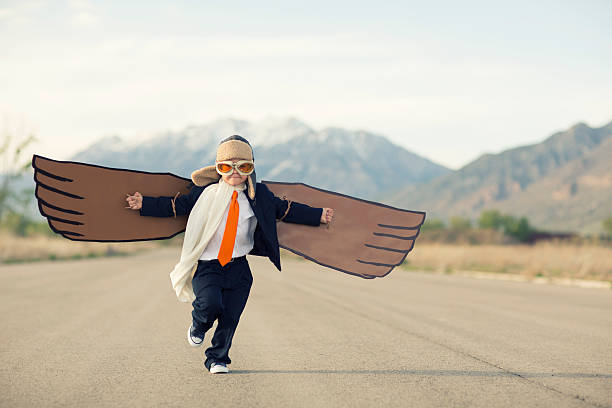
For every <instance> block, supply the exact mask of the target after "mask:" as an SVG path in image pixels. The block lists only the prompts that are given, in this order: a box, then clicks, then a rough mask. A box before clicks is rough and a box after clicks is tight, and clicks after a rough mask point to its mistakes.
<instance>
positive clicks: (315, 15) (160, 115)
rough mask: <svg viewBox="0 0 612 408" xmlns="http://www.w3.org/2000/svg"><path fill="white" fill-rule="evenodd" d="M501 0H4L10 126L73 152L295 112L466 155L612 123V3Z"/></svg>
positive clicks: (435, 154) (427, 149) (0, 7)
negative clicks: (119, 139) (103, 142)
mask: <svg viewBox="0 0 612 408" xmlns="http://www.w3.org/2000/svg"><path fill="white" fill-rule="evenodd" d="M494 3H496V2H493V1H483V2H471V1H461V2H459V1H448V2H435V1H430V2H424V1H418V2H417V1H415V2H409V1H403V2H401V1H397V2H395V1H393V2H392V1H372V2H360V1H355V0H352V1H329V0H326V1H316V0H315V1H313V0H310V1H307V2H304V1H300V2H291V1H278V2H270V1H263V0H259V1H224V2H207V1H195V0H193V1H167V2H162V1H151V0H149V1H142V2H139V1H86V0H78V1H76V0H75V1H49V2H45V1H28V0H22V1H4V0H0V113H1V114H2V118H3V119H2V120H3V121H4V122H3V126H9V127H13V126H15V123H18V124H20V125H19V126H23V127H27V128H31V129H32V130H34V131H35V132H36V133H37V135H38V138H39V139H40V143H39V145H37V146H36V152H37V153H40V154H43V155H47V156H51V157H54V158H58V159H67V158H69V157H70V155H71V154H73V153H74V152H76V151H77V150H79V149H80V148H83V147H85V146H86V145H88V144H89V143H91V142H92V141H94V140H96V139H98V138H100V137H101V136H105V135H109V134H114V133H118V134H120V135H124V136H140V137H142V135H143V134H147V133H149V132H157V131H163V130H168V129H172V130H178V129H181V128H183V127H185V126H187V125H192V124H202V123H206V122H209V121H211V120H214V119H218V118H223V117H234V118H241V119H246V120H259V119H262V118H264V117H267V116H278V117H282V116H285V115H291V116H295V117H297V118H299V119H301V120H303V121H304V122H306V123H308V124H310V125H311V126H313V127H315V128H321V127H325V126H341V127H345V128H348V129H353V130H356V129H365V130H369V131H372V132H375V133H380V134H383V135H385V136H387V137H389V138H390V139H391V140H392V141H394V142H396V143H398V144H401V145H402V146H405V147H406V148H408V149H410V150H412V151H414V152H416V153H418V154H422V155H424V156H426V157H428V158H430V159H432V160H434V161H437V162H439V163H442V164H444V165H447V166H450V167H453V168H457V167H459V166H461V165H464V164H466V163H467V162H469V161H471V160H473V159H474V158H476V157H477V156H479V155H480V154H482V153H484V152H498V151H500V150H502V149H505V148H508V147H514V146H517V145H520V144H526V143H535V142H539V141H541V140H542V139H544V138H545V137H546V136H549V135H550V134H552V133H553V132H555V131H558V130H563V129H565V128H567V127H569V126H571V125H573V124H574V123H576V122H578V121H585V122H586V123H587V124H589V125H590V126H594V127H597V126H601V125H604V124H606V123H608V122H609V121H611V120H612V24H611V23H610V21H612V2H610V1H605V0H604V1H573V2H569V1H560V0H556V1H536V2H534V1H512V2H508V1H506V2H497V3H498V4H497V5H495V4H494ZM7 124H8V125H7ZM221 136H224V135H220V137H221ZM244 136H246V137H247V138H248V135H244Z"/></svg>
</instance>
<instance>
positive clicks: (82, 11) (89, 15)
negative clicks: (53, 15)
mask: <svg viewBox="0 0 612 408" xmlns="http://www.w3.org/2000/svg"><path fill="white" fill-rule="evenodd" d="M68 6H69V8H70V13H71V16H70V21H71V23H72V24H74V25H77V26H85V27H88V26H93V25H96V24H97V22H98V18H97V10H96V7H95V6H94V4H93V3H91V2H90V1H88V0H70V1H69V2H68Z"/></svg>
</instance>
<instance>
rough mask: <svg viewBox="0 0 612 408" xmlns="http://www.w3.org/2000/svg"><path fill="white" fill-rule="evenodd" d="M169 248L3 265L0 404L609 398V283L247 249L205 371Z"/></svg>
mask: <svg viewBox="0 0 612 408" xmlns="http://www.w3.org/2000/svg"><path fill="white" fill-rule="evenodd" d="M179 252H180V251H179V249H178V248H169V249H163V250H160V251H158V252H153V253H146V254H140V255H136V256H132V257H118V258H107V259H94V260H83V261H70V262H52V263H33V264H22V265H10V266H1V267H0V313H1V316H2V328H1V332H0V344H1V349H0V353H1V354H0V406H2V407H32V406H36V407H48V406H87V407H95V406H130V407H133V406H136V407H139V406H147V407H149V406H160V407H162V406H163V407H166V406H177V407H178V406H180V407H190V406H198V407H208V406H224V407H238V406H240V407H260V406H261V407H277V406H278V407H294V406H296V407H300V406H303V407H373V406H397V407H408V406H415V407H441V406H448V407H468V406H472V407H555V408H558V407H603V406H605V407H612V291H610V290H604V289H587V288H577V287H563V286H553V285H534V284H530V283H521V282H508V281H496V280H479V279H475V278H469V277H459V276H443V275H433V274H426V273H415V272H407V271H403V270H399V269H397V270H395V271H393V272H392V273H391V274H390V275H389V276H387V277H385V278H382V279H375V280H363V279H360V278H356V277H353V276H349V275H345V274H342V273H340V272H336V271H333V270H330V269H326V268H323V267H320V266H318V265H316V264H314V263H311V262H308V261H305V260H296V259H291V258H285V259H283V271H282V272H278V271H277V270H276V269H275V268H274V267H273V266H272V264H271V263H270V262H269V261H268V260H267V259H264V258H258V257H250V258H249V262H250V265H251V269H252V270H253V275H254V284H253V288H252V291H251V297H250V298H249V301H248V303H247V306H246V309H245V312H244V314H243V315H242V319H241V322H240V324H239V326H238V331H237V332H236V336H235V337H234V344H233V346H232V349H231V352H230V356H231V358H232V360H233V363H232V364H231V366H230V369H231V373H230V374H227V375H212V374H209V373H208V372H207V371H205V369H204V366H203V361H204V359H203V351H204V348H198V349H194V348H192V347H190V346H189V345H188V344H187V340H186V338H185V332H186V330H187V327H188V325H189V322H190V319H191V315H190V311H191V305H190V304H185V303H179V302H178V301H177V300H176V297H175V295H174V292H173V291H172V288H171V286H170V278H169V276H168V273H169V271H170V270H171V269H172V267H173V265H174V263H175V262H176V261H177V260H178V257H179ZM211 335H212V332H209V333H208V334H207V336H206V339H205V341H206V343H209V342H210V338H211Z"/></svg>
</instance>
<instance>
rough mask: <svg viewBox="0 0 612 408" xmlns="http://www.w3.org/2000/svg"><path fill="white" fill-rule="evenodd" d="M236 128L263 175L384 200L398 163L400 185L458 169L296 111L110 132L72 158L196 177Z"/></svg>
mask: <svg viewBox="0 0 612 408" xmlns="http://www.w3.org/2000/svg"><path fill="white" fill-rule="evenodd" d="M232 134H239V135H242V136H244V137H245V138H246V139H247V140H249V142H250V143H251V145H252V146H253V150H254V156H255V168H256V174H257V179H258V180H259V181H261V180H270V181H287V182H297V181H300V182H303V183H306V184H310V185H312V186H316V187H320V188H324V189H327V190H333V191H337V192H341V193H344V194H349V195H352V196H356V197H360V198H365V199H372V200H376V199H379V198H380V197H381V196H385V197H388V196H390V195H391V194H392V193H393V192H395V191H396V190H397V188H398V184H397V180H398V177H397V174H398V169H401V174H402V175H403V177H402V179H401V182H400V185H399V187H407V186H411V185H415V184H420V183H425V182H428V181H431V180H433V179H435V178H437V177H439V176H442V175H444V174H447V173H450V170H449V169H447V168H446V167H444V166H441V165H439V164H436V163H434V162H432V161H430V160H428V159H425V158H423V157H420V156H418V155H416V154H414V153H412V152H410V151H408V150H406V149H405V148H403V147H401V146H398V145H396V144H393V143H391V142H390V141H389V140H388V139H387V138H385V137H383V136H380V135H376V134H374V133H370V132H365V131H360V130H358V131H350V130H346V129H341V128H338V127H327V128H324V129H321V130H315V129H313V128H311V127H310V126H308V125H306V124H305V123H303V122H301V121H299V120H297V119H295V118H282V119H265V120H262V121H259V122H247V121H244V120H239V119H231V118H229V119H219V120H216V121H213V122H211V123H208V124H204V125H200V126H190V127H187V128H185V129H183V130H180V131H174V132H164V133H161V134H158V135H155V136H153V137H151V138H148V139H146V140H140V141H132V140H125V139H123V138H121V137H119V136H116V135H115V136H109V137H105V138H102V139H101V140H99V141H97V142H96V143H94V144H93V145H91V146H89V147H88V148H86V149H85V150H83V151H81V152H79V153H77V154H76V155H75V156H74V157H73V158H72V160H74V161H82V162H87V163H93V164H100V165H104V166H109V167H119V168H129V169H137V170H144V171H156V172H166V171H169V172H171V173H175V174H177V175H180V176H183V177H189V176H190V174H191V172H192V171H194V170H196V169H199V168H201V167H203V166H208V165H211V164H214V161H215V156H216V150H217V146H218V144H219V142H220V141H221V140H222V139H223V138H225V137H227V136H230V135H232Z"/></svg>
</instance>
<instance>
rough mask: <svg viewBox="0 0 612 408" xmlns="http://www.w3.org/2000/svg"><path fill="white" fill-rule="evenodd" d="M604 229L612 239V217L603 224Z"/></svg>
mask: <svg viewBox="0 0 612 408" xmlns="http://www.w3.org/2000/svg"><path fill="white" fill-rule="evenodd" d="M601 224H602V225H603V227H604V231H605V232H606V234H608V236H609V237H612V217H608V218H606V219H605V220H603V221H602V222H601Z"/></svg>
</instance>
